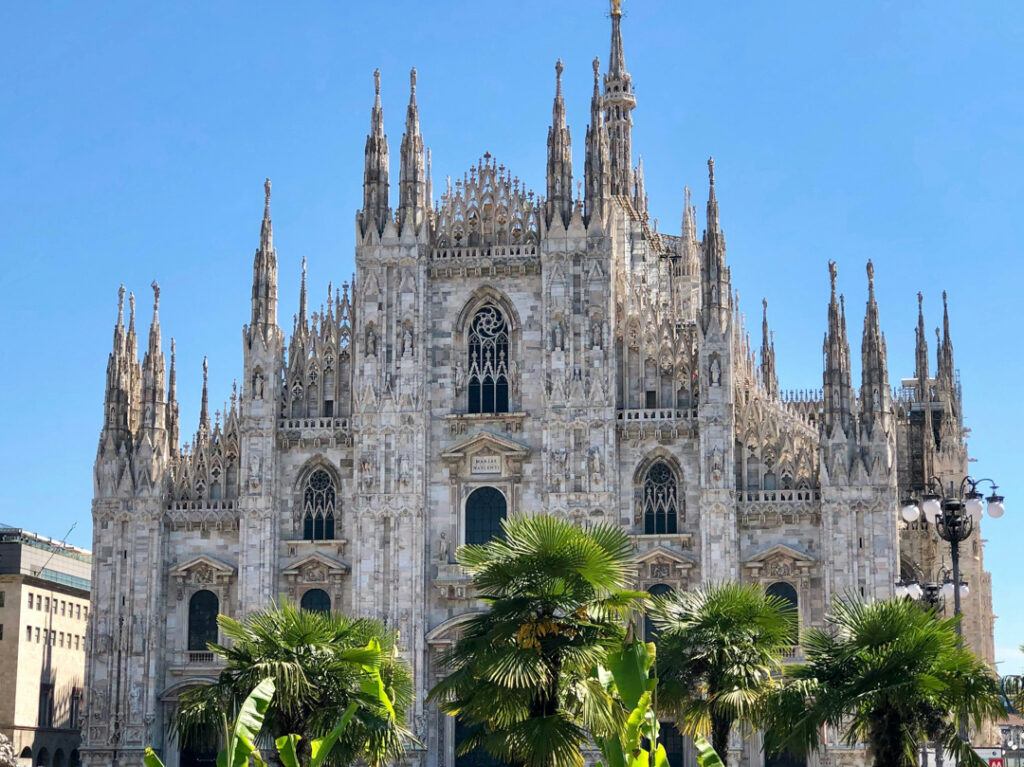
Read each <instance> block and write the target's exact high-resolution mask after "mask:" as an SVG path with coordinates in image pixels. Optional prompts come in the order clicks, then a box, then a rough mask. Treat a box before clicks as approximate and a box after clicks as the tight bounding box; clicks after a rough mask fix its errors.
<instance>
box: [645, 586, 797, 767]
mask: <svg viewBox="0 0 1024 767" xmlns="http://www.w3.org/2000/svg"><path fill="white" fill-rule="evenodd" d="M651 613H652V616H653V618H654V623H655V626H656V627H657V628H658V629H659V631H660V634H659V636H658V678H659V680H660V682H659V687H658V705H659V707H660V708H661V709H662V710H664V711H666V712H669V713H670V714H672V715H673V717H674V718H675V720H676V723H677V726H678V727H679V729H680V730H681V731H682V732H685V733H687V734H689V735H698V734H706V733H708V732H710V733H711V745H712V746H713V747H714V749H715V751H717V752H718V753H719V754H725V753H726V752H727V749H728V747H729V731H730V730H731V729H732V727H733V725H735V724H737V723H746V724H750V725H754V724H756V723H757V718H758V711H759V707H760V703H761V701H763V699H764V697H765V695H766V693H767V692H768V691H769V690H771V688H772V673H773V672H775V671H777V670H778V669H779V668H780V663H781V660H780V659H781V657H782V653H783V651H784V650H786V649H788V648H790V647H792V646H793V645H794V644H795V643H796V640H797V615H796V611H795V609H794V608H793V607H792V605H791V604H790V603H789V602H788V601H787V600H785V599H783V598H781V597H777V596H772V595H770V594H766V593H765V592H764V590H763V589H762V588H761V587H760V586H756V585H741V584H738V583H734V582H731V581H723V582H720V583H707V584H704V585H702V586H700V587H698V588H697V589H694V590H692V591H682V592H676V593H671V594H666V595H664V596H661V597H658V598H656V599H655V600H654V606H653V608H652V610H651Z"/></svg>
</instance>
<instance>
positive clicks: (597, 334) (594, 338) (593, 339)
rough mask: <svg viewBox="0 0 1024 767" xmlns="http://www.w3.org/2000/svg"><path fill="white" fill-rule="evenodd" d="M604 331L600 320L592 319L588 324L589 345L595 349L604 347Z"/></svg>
mask: <svg viewBox="0 0 1024 767" xmlns="http://www.w3.org/2000/svg"><path fill="white" fill-rule="evenodd" d="M603 336H604V331H603V329H602V325H601V320H599V319H596V318H595V319H594V322H593V324H592V325H591V326H590V345H591V346H593V347H594V348H595V349H601V348H604V337H603Z"/></svg>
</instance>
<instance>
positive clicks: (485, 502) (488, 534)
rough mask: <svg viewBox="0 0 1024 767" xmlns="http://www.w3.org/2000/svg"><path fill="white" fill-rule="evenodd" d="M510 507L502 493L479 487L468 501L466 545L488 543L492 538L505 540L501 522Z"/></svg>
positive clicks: (494, 489) (490, 488)
mask: <svg viewBox="0 0 1024 767" xmlns="http://www.w3.org/2000/svg"><path fill="white" fill-rule="evenodd" d="M507 510H508V505H507V504H506V502H505V496H504V495H502V493H501V491H500V490H498V489H496V488H493V487H478V488H477V489H476V490H474V491H473V492H472V493H470V495H469V498H467V499H466V543H487V542H488V541H489V540H491V539H492V538H504V537H505V534H504V532H503V531H502V529H501V520H503V519H504V518H505V514H506V512H507Z"/></svg>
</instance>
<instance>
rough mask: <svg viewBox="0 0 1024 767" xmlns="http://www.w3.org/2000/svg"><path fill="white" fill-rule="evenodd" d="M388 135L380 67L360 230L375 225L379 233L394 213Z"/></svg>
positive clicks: (368, 141) (376, 73) (375, 77)
mask: <svg viewBox="0 0 1024 767" xmlns="http://www.w3.org/2000/svg"><path fill="white" fill-rule="evenodd" d="M389 162H390V157H389V155H388V137H387V136H386V135H385V134H384V110H383V109H382V108H381V105H380V70H379V69H378V70H375V71H374V73H373V109H372V110H371V112H370V132H369V133H368V134H367V136H366V149H365V151H364V165H363V209H362V211H360V214H359V215H360V218H359V228H360V234H362V235H365V234H366V232H367V231H368V230H369V229H370V226H371V225H372V226H374V227H375V228H376V229H377V233H378V234H379V233H380V232H381V231H383V229H384V225H385V224H386V223H387V221H388V219H389V218H390V217H391V210H390V208H389V207H388V164H389Z"/></svg>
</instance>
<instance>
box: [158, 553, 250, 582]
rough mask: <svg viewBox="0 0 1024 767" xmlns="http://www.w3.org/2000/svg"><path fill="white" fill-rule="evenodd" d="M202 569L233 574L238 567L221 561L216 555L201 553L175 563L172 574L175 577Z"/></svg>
mask: <svg viewBox="0 0 1024 767" xmlns="http://www.w3.org/2000/svg"><path fill="white" fill-rule="evenodd" d="M201 570H212V571H213V572H216V573H217V574H218V576H233V574H234V572H236V568H234V567H233V565H230V564H228V563H227V562H224V561H221V560H220V559H217V558H216V557H211V556H208V555H206V554H200V555H199V556H198V557H196V558H195V559H189V560H188V561H187V562H182V563H181V564H178V565H175V566H174V567H172V568H171V570H170V574H171V576H174V577H182V576H187V574H188V573H189V572H198V571H201Z"/></svg>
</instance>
